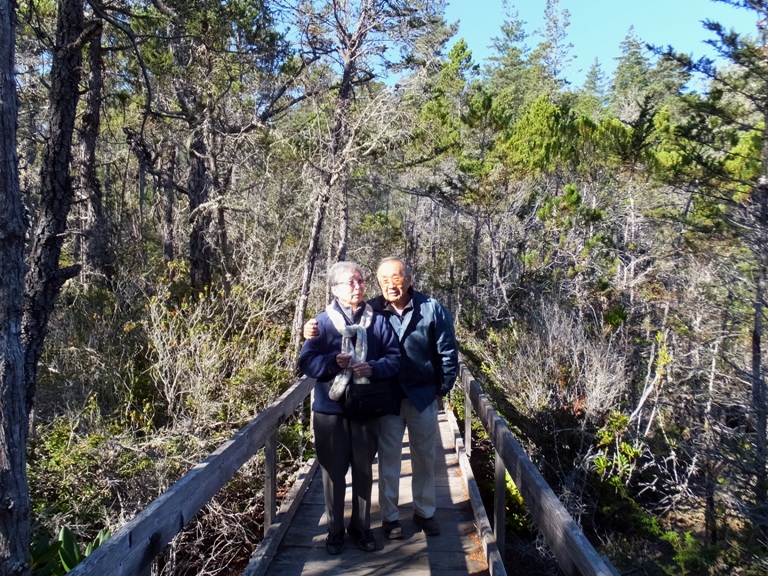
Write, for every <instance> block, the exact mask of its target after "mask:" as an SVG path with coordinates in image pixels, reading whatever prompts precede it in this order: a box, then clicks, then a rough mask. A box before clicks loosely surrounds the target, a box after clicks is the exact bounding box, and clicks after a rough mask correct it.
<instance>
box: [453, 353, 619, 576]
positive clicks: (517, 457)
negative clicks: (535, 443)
mask: <svg viewBox="0 0 768 576" xmlns="http://www.w3.org/2000/svg"><path fill="white" fill-rule="evenodd" d="M459 378H460V382H461V387H462V389H463V390H464V395H465V403H464V406H465V412H466V416H465V419H464V426H465V429H464V438H465V446H466V448H465V449H466V451H467V453H468V454H467V455H469V452H470V450H471V444H472V443H471V441H470V439H471V437H472V421H471V412H472V410H471V409H470V406H471V407H472V409H474V411H475V413H476V414H477V416H478V418H479V420H480V422H481V423H482V425H483V428H485V431H486V432H487V434H488V437H489V439H490V441H491V442H492V443H493V446H494V450H495V453H496V462H495V471H496V475H495V476H496V478H495V482H496V484H495V489H494V514H493V537H494V538H495V543H496V546H497V547H498V549H499V550H504V520H505V506H506V502H505V495H506V472H509V475H510V476H511V477H512V480H514V482H515V485H516V486H517V488H518V490H519V491H520V494H521V495H522V497H523V501H524V502H525V505H526V506H527V508H528V510H529V511H530V513H531V516H532V517H533V521H534V522H535V523H536V526H537V527H538V529H539V530H540V531H541V533H542V534H543V536H544V539H545V540H546V542H547V544H548V545H549V547H550V549H551V550H552V552H553V554H554V555H555V558H557V562H558V565H559V566H560V569H561V570H562V571H563V573H564V574H565V575H566V576H579V575H580V576H616V575H617V574H618V572H617V571H616V569H615V568H614V567H613V566H612V565H611V563H610V562H609V561H608V560H607V559H605V558H603V557H601V556H600V555H599V554H598V553H597V551H596V550H595V549H594V547H593V546H592V544H590V542H589V540H587V538H586V536H584V533H583V532H582V531H581V528H580V527H579V525H578V524H576V521H575V520H574V519H573V518H572V517H571V516H570V515H569V514H568V512H567V511H566V509H565V507H564V506H563V504H562V503H561V502H560V500H558V498H557V496H556V495H555V493H554V492H553V491H552V488H550V487H549V485H548V484H547V483H546V482H545V481H544V478H543V477H542V475H541V473H540V472H539V471H538V469H537V468H536V466H534V464H533V462H531V459H530V458H529V457H528V454H527V453H526V452H525V450H523V447H522V446H521V445H520V443H519V442H518V441H517V440H516V439H515V438H514V436H512V433H511V432H510V431H509V428H507V425H506V422H505V421H504V419H503V418H502V417H501V416H499V415H498V413H497V412H496V411H495V410H494V409H493V407H492V406H491V402H490V401H489V399H488V397H487V396H486V395H485V393H484V392H483V391H482V389H481V388H480V385H479V384H478V383H477V381H476V380H475V379H474V377H473V376H472V374H471V373H470V372H469V370H468V369H467V367H466V365H465V364H464V363H461V368H460V374H459ZM489 567H490V568H491V571H492V572H493V569H492V564H491V562H490V561H489Z"/></svg>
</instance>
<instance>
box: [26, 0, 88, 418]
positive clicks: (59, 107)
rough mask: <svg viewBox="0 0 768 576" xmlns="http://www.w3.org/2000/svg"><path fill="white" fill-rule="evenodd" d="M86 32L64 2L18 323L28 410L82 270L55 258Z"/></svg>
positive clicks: (68, 187)
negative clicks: (49, 339) (61, 305)
mask: <svg viewBox="0 0 768 576" xmlns="http://www.w3.org/2000/svg"><path fill="white" fill-rule="evenodd" d="M84 30H85V24H84V16H83V0H62V2H61V4H60V5H59V15H58V19H57V23H56V44H55V46H54V52H53V59H52V62H51V91H50V100H51V115H50V119H49V127H50V134H49V136H48V138H47V140H46V142H45V147H44V150H43V158H42V165H41V175H40V216H39V221H38V223H37V227H36V230H35V235H34V243H33V246H32V250H31V254H30V262H29V271H28V272H27V275H26V290H25V298H24V318H23V322H22V337H23V343H24V355H25V359H24V363H25V366H24V378H25V380H26V387H27V411H28V412H29V411H31V410H32V407H33V405H34V398H35V388H36V384H37V363H38V361H39V359H40V356H41V354H42V351H43V341H44V339H45V334H46V331H47V328H48V320H49V318H50V315H51V312H52V311H53V306H54V303H55V301H56V296H57V295H58V293H59V290H60V289H61V287H62V286H63V285H64V283H65V282H66V281H67V280H68V279H70V278H72V277H73V276H75V275H77V273H78V272H79V270H80V267H79V266H70V267H68V268H61V267H60V266H59V260H60V257H61V248H62V245H63V244H64V238H65V235H66V232H67V216H68V215H69V210H70V206H71V204H72V198H73V183H72V177H71V176H70V172H69V170H70V167H71V165H72V137H73V134H74V129H75V116H76V112H77V102H78V99H79V95H80V90H79V84H80V75H81V70H82V64H83V54H82V47H83V42H84V41H85V40H87V35H86V34H84ZM93 30H95V28H94V29H92V31H93Z"/></svg>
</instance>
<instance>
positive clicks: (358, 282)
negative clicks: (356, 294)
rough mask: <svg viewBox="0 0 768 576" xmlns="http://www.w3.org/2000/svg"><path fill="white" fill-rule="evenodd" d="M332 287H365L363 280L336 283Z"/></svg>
mask: <svg viewBox="0 0 768 576" xmlns="http://www.w3.org/2000/svg"><path fill="white" fill-rule="evenodd" d="M334 286H349V287H350V289H351V288H354V287H355V286H359V287H361V288H362V287H363V286H365V280H352V279H350V280H347V281H345V282H336V284H334Z"/></svg>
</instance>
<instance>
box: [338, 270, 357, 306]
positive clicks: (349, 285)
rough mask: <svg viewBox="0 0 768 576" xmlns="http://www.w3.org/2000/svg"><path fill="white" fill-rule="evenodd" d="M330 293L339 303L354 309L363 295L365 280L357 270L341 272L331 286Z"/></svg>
mask: <svg viewBox="0 0 768 576" xmlns="http://www.w3.org/2000/svg"><path fill="white" fill-rule="evenodd" d="M331 293H332V294H333V295H334V297H335V298H336V299H337V300H338V301H339V302H340V303H341V304H343V305H345V306H351V307H352V308H353V309H355V308H357V307H358V306H359V305H360V303H361V302H362V301H363V297H364V296H365V280H363V277H362V276H360V275H359V274H358V273H357V272H354V271H350V272H342V273H341V274H340V275H339V277H338V278H337V279H336V283H335V284H334V285H333V286H331Z"/></svg>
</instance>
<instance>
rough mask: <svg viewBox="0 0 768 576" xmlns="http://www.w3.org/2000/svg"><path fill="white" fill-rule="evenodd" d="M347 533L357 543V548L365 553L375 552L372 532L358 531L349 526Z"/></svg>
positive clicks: (374, 539) (374, 540)
mask: <svg viewBox="0 0 768 576" xmlns="http://www.w3.org/2000/svg"><path fill="white" fill-rule="evenodd" d="M347 533H348V534H349V535H350V536H352V539H353V540H354V541H355V542H357V547H358V548H360V550H365V551H366V552H372V551H374V550H376V538H374V537H373V530H360V529H359V528H353V527H352V526H350V527H349V528H347Z"/></svg>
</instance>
